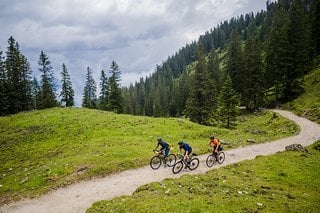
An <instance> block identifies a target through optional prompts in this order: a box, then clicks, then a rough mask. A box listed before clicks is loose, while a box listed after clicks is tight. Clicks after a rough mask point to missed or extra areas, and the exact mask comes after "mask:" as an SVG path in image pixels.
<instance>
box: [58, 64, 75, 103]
mask: <svg viewBox="0 0 320 213" xmlns="http://www.w3.org/2000/svg"><path fill="white" fill-rule="evenodd" d="M60 74H61V85H62V88H61V93H60V97H61V102H62V103H63V104H64V106H65V107H72V106H74V98H73V97H74V90H73V89H72V82H71V79H70V75H69V73H68V70H67V67H66V65H65V64H62V71H61V73H60Z"/></svg>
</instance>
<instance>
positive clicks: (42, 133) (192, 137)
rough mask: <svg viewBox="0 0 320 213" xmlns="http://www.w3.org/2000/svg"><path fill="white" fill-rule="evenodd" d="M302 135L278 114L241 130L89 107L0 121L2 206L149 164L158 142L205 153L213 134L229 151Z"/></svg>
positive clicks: (245, 123) (251, 119) (243, 122)
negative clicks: (249, 143)
mask: <svg viewBox="0 0 320 213" xmlns="http://www.w3.org/2000/svg"><path fill="white" fill-rule="evenodd" d="M297 132H298V127H297V126H296V125H295V124H294V123H292V122H290V121H288V120H286V119H283V118H281V117H279V116H277V115H276V114H274V113H271V112H264V113H261V114H256V115H243V116H241V117H239V119H238V122H237V128H236V129H234V130H227V129H221V128H215V127H207V126H201V125H198V124H195V123H192V122H189V121H188V120H185V119H176V118H151V117H141V116H131V115H117V114H114V113H110V112H104V111H99V110H90V109H81V108H64V109H62V108H53V109H48V110H42V111H33V112H26V113H20V114H17V115H12V116H6V117H0V153H1V155H0V162H1V164H0V204H2V203H6V202H9V201H10V200H17V199H20V198H22V197H35V196H39V195H41V194H44V193H46V192H48V191H49V190H51V189H55V188H57V187H61V186H65V185H69V184H71V183H74V182H76V181H80V180H84V179H89V178H91V177H95V176H105V175H108V174H110V173H114V172H119V171H123V170H126V169H130V168H135V167H140V166H143V165H146V164H148V162H149V159H150V158H151V156H152V155H153V153H152V149H153V148H154V147H155V145H156V138H157V137H158V136H161V137H163V139H164V140H166V141H167V142H169V143H171V144H173V145H175V146H176V144H177V142H178V141H179V140H185V141H187V142H188V143H189V144H190V145H191V146H192V147H193V149H194V150H195V152H197V153H199V154H201V153H205V152H206V150H207V147H206V144H207V142H208V137H209V136H210V135H211V134H215V136H217V137H218V138H219V139H221V140H222V141H224V143H225V144H226V145H228V146H225V147H226V148H227V149H228V148H233V147H237V146H242V145H246V144H247V141H246V140H247V139H248V138H250V139H254V140H256V142H257V143H262V142H267V141H272V140H275V139H278V138H281V137H287V136H290V135H293V134H296V133H297ZM175 151H177V149H176V150H175Z"/></svg>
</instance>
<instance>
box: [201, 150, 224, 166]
mask: <svg viewBox="0 0 320 213" xmlns="http://www.w3.org/2000/svg"><path fill="white" fill-rule="evenodd" d="M221 150H222V147H221V148H220V149H219V152H218V154H217V155H216V154H214V153H211V154H210V155H208V157H207V160H206V165H207V166H208V167H212V166H213V165H214V164H216V162H218V163H219V164H222V163H223V162H224V160H225V158H226V155H225V153H224V152H222V151H221Z"/></svg>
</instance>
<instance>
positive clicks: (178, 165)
mask: <svg viewBox="0 0 320 213" xmlns="http://www.w3.org/2000/svg"><path fill="white" fill-rule="evenodd" d="M182 169H183V162H182V161H178V162H176V163H175V164H174V166H173V167H172V172H173V174H178V173H179V172H181V170H182Z"/></svg>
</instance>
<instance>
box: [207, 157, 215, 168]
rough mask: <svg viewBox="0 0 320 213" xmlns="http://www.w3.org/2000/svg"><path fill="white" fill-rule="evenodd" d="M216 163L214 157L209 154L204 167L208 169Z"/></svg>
mask: <svg viewBox="0 0 320 213" xmlns="http://www.w3.org/2000/svg"><path fill="white" fill-rule="evenodd" d="M216 162H217V160H216V158H215V156H214V155H212V154H211V155H209V156H208V157H207V160H206V165H207V166H208V167H212V166H213V165H214V164H215V163H216Z"/></svg>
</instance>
